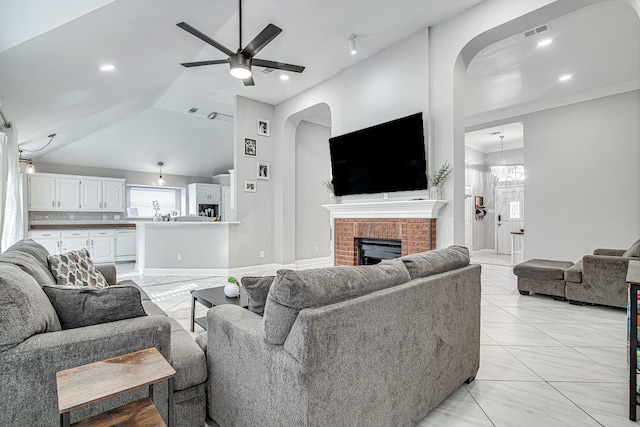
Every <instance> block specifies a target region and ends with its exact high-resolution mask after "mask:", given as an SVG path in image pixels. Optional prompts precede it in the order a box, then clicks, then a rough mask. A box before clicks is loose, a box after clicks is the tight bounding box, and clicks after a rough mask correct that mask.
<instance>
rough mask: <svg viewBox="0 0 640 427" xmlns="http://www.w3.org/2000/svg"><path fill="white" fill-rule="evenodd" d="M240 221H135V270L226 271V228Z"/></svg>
mask: <svg viewBox="0 0 640 427" xmlns="http://www.w3.org/2000/svg"><path fill="white" fill-rule="evenodd" d="M238 224H240V223H239V222H214V221H194V222H191V221H178V222H171V221H164V222H162V221H158V222H149V221H146V222H142V221H141V222H135V225H136V230H137V253H136V269H137V270H138V272H140V273H141V274H150V275H154V274H157V275H172V274H173V275H212V276H226V275H228V273H229V228H230V227H234V226H236V225H238Z"/></svg>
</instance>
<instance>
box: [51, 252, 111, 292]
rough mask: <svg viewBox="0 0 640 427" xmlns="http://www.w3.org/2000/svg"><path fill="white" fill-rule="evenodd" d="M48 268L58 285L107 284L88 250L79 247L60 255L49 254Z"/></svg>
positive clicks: (100, 286) (100, 285) (98, 286)
mask: <svg viewBox="0 0 640 427" xmlns="http://www.w3.org/2000/svg"><path fill="white" fill-rule="evenodd" d="M47 259H48V261H49V269H50V270H51V273H53V277H55V278H56V284H57V285H58V286H76V287H81V286H93V287H95V288H105V287H107V286H109V284H108V283H107V281H106V279H105V278H104V276H103V275H102V273H100V272H99V271H98V270H96V266H95V264H94V263H93V261H92V260H91V258H89V251H87V250H86V249H80V250H79V251H71V252H67V253H64V254H60V255H49V256H48V257H47Z"/></svg>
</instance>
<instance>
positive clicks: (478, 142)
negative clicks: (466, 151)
mask: <svg viewBox="0 0 640 427" xmlns="http://www.w3.org/2000/svg"><path fill="white" fill-rule="evenodd" d="M500 135H504V146H503V147H504V149H505V150H514V149H516V148H522V147H524V126H523V125H522V122H515V123H508V124H505V125H500V126H492V127H490V128H485V129H481V130H476V131H473V132H467V133H465V134H464V143H465V145H466V146H467V147H471V148H473V149H475V150H478V151H480V152H481V153H485V154H486V153H494V152H497V151H500V150H501V149H502V148H503V147H502V146H501V145H502V144H501V140H500Z"/></svg>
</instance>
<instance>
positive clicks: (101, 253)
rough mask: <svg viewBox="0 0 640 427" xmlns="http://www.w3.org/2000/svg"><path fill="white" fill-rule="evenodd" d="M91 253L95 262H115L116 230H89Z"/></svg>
mask: <svg viewBox="0 0 640 427" xmlns="http://www.w3.org/2000/svg"><path fill="white" fill-rule="evenodd" d="M89 254H90V255H91V259H92V260H93V262H95V263H102V262H115V260H116V234H115V230H91V231H90V232H89Z"/></svg>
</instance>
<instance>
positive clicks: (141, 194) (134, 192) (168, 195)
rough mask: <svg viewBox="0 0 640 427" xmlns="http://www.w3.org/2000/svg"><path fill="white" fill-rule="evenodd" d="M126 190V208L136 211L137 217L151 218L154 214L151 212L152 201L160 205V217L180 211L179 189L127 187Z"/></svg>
mask: <svg viewBox="0 0 640 427" xmlns="http://www.w3.org/2000/svg"><path fill="white" fill-rule="evenodd" d="M127 189H128V193H129V194H128V198H127V199H128V200H129V203H128V205H127V207H129V208H136V209H138V216H142V217H152V216H153V215H154V214H155V213H156V212H155V211H154V210H153V202H154V201H157V202H158V205H160V212H159V213H160V214H161V215H166V214H168V213H171V212H173V211H179V210H180V196H181V191H182V190H181V189H179V188H170V187H142V186H129V187H127Z"/></svg>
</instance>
